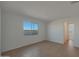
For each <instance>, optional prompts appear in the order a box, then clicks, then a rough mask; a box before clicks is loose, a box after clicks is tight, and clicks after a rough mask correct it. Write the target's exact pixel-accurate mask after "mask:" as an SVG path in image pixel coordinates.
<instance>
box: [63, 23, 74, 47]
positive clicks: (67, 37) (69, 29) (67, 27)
mask: <svg viewBox="0 0 79 59" xmlns="http://www.w3.org/2000/svg"><path fill="white" fill-rule="evenodd" d="M74 31H75V24H72V23H68V22H64V45H66V46H73V40H74Z"/></svg>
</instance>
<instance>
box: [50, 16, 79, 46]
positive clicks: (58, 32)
mask: <svg viewBox="0 0 79 59" xmlns="http://www.w3.org/2000/svg"><path fill="white" fill-rule="evenodd" d="M65 21H67V22H68V23H73V24H75V34H74V35H75V36H74V40H73V44H74V46H75V47H79V17H74V18H66V19H59V20H55V21H52V22H51V23H49V24H48V40H49V41H52V42H57V43H61V44H63V43H64V22H65Z"/></svg>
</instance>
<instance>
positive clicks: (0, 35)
mask: <svg viewBox="0 0 79 59" xmlns="http://www.w3.org/2000/svg"><path fill="white" fill-rule="evenodd" d="M0 55H1V8H0Z"/></svg>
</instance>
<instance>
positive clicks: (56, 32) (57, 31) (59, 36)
mask: <svg viewBox="0 0 79 59" xmlns="http://www.w3.org/2000/svg"><path fill="white" fill-rule="evenodd" d="M63 24H64V23H63V20H56V21H53V22H51V23H50V24H48V40H49V41H53V42H58V43H63V39H64V28H63V27H64V25H63Z"/></svg>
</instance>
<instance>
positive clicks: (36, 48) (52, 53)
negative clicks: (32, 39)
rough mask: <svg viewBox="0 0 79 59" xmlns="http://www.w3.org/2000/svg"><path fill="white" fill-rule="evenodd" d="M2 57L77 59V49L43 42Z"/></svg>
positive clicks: (78, 49)
mask: <svg viewBox="0 0 79 59" xmlns="http://www.w3.org/2000/svg"><path fill="white" fill-rule="evenodd" d="M2 56H10V57H79V48H74V47H73V48H72V47H69V46H64V45H62V44H58V43H54V42H49V41H43V42H40V43H36V44H33V45H30V46H25V47H23V48H19V49H15V50H13V51H9V52H7V53H5V54H3V55H2Z"/></svg>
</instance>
